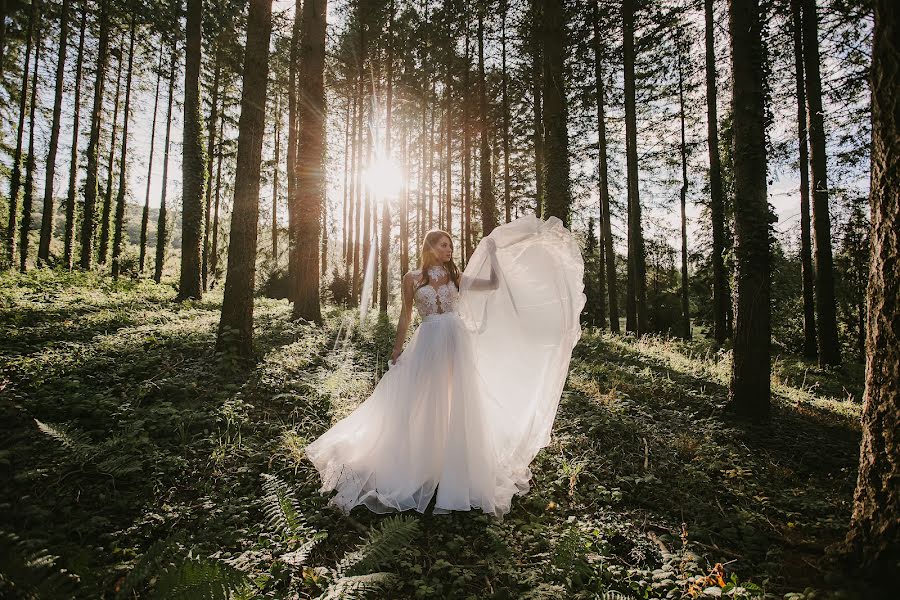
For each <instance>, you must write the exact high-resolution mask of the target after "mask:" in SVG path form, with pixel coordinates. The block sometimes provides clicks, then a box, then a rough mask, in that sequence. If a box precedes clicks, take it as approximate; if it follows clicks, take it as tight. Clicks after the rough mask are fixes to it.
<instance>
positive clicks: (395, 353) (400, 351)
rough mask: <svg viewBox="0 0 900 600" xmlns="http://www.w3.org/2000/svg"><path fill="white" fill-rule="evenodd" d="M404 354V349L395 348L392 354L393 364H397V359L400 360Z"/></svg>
mask: <svg viewBox="0 0 900 600" xmlns="http://www.w3.org/2000/svg"><path fill="white" fill-rule="evenodd" d="M401 354H403V348H399V349H397V348H394V351H393V352H391V364H395V365H396V364H397V359H398V358H400V355H401Z"/></svg>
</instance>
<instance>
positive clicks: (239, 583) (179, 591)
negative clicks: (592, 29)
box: [153, 556, 252, 600]
mask: <svg viewBox="0 0 900 600" xmlns="http://www.w3.org/2000/svg"><path fill="white" fill-rule="evenodd" d="M251 588H252V583H251V581H250V578H249V577H248V576H247V575H246V574H245V573H244V572H242V571H239V570H238V569H235V568H234V567H232V566H230V565H228V564H226V563H225V562H224V561H221V560H215V559H208V558H199V557H193V556H187V557H179V558H178V559H177V560H175V561H174V562H173V563H172V564H170V565H169V567H168V568H167V569H166V570H165V571H164V572H163V573H162V574H161V575H160V577H159V580H158V581H157V582H156V585H155V586H154V588H153V597H154V598H165V599H166V600H182V599H184V600H199V599H201V598H202V599H203V600H230V599H231V598H233V597H234V596H235V595H236V594H237V595H241V596H245V597H246V596H249V595H250V593H251Z"/></svg>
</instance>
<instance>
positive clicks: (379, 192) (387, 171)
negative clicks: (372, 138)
mask: <svg viewBox="0 0 900 600" xmlns="http://www.w3.org/2000/svg"><path fill="white" fill-rule="evenodd" d="M403 176H404V175H403V169H401V168H400V165H398V164H397V163H396V162H394V161H393V160H391V159H389V158H377V159H375V161H374V162H373V163H372V164H371V165H369V167H368V168H367V169H366V170H364V171H363V174H362V178H363V183H364V184H365V185H366V187H367V188H368V189H369V190H371V191H372V193H373V194H375V197H376V198H392V197H394V196H396V195H397V194H399V193H400V188H401V187H402V185H403Z"/></svg>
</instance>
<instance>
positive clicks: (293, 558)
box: [278, 538, 321, 567]
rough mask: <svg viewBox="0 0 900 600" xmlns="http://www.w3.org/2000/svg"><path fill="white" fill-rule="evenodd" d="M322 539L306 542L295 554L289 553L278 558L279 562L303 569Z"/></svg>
mask: <svg viewBox="0 0 900 600" xmlns="http://www.w3.org/2000/svg"><path fill="white" fill-rule="evenodd" d="M320 539H321V538H315V539H312V540H308V541H306V542H304V543H303V545H302V546H300V548H299V549H298V550H295V551H294V552H288V553H287V554H282V555H281V556H279V557H278V560H280V561H281V562H283V563H285V564H288V565H290V566H292V567H301V566H303V565H304V564H306V561H307V559H308V558H309V554H310V552H312V549H313V548H314V547H315V546H316V545H317V544H318V543H319V540H320Z"/></svg>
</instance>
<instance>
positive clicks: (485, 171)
mask: <svg viewBox="0 0 900 600" xmlns="http://www.w3.org/2000/svg"><path fill="white" fill-rule="evenodd" d="M478 110H479V115H478V117H479V119H478V120H479V123H478V124H479V129H480V134H481V150H480V152H481V156H482V160H481V165H480V167H481V168H480V171H481V174H480V182H479V185H478V188H479V189H478V193H479V196H480V197H479V199H478V200H479V204H480V205H481V232H482V235H489V234H490V233H491V232H492V231H493V230H494V228H495V227H496V226H497V203H496V202H495V200H494V185H493V181H492V180H491V161H490V158H488V159H487V160H484V157H489V156H490V152H491V149H490V145H489V144H488V127H489V122H488V104H487V85H486V83H485V80H484V9H479V11H478ZM563 111H565V108H563ZM563 119H565V113H563ZM563 131H565V121H563Z"/></svg>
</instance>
